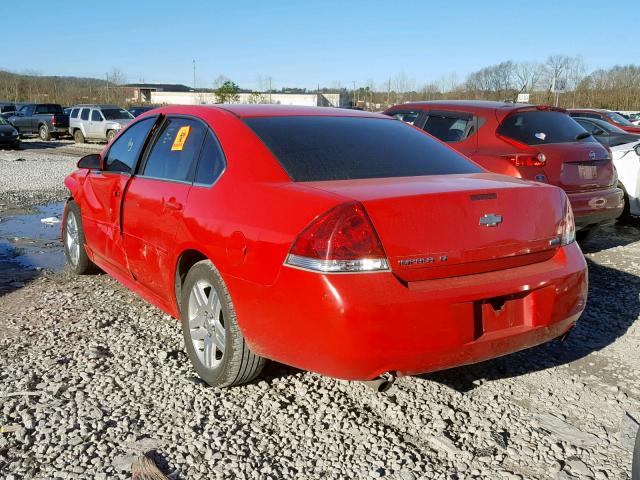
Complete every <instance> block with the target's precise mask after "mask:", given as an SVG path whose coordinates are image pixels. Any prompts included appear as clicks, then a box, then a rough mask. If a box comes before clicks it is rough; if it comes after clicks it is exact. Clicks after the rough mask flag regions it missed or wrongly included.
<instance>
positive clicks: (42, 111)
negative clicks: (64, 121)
mask: <svg viewBox="0 0 640 480" xmlns="http://www.w3.org/2000/svg"><path fill="white" fill-rule="evenodd" d="M63 113H64V112H63V111H62V107H61V106H60V105H55V104H48V103H45V104H42V105H37V106H36V115H62V114H63Z"/></svg>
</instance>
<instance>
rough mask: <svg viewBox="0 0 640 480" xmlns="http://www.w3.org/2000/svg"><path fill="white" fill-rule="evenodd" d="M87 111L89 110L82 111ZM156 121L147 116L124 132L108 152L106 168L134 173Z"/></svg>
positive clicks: (112, 170)
mask: <svg viewBox="0 0 640 480" xmlns="http://www.w3.org/2000/svg"><path fill="white" fill-rule="evenodd" d="M85 111H88V110H86V109H85V110H83V112H82V113H84V112H85ZM155 121H156V119H155V118H145V119H144V120H142V121H140V122H138V123H136V124H135V125H132V126H131V127H129V128H127V129H126V130H125V131H124V132H122V133H121V134H120V136H119V137H118V138H117V139H116V140H115V141H114V142H113V144H112V145H111V148H110V149H109V152H108V153H107V158H106V160H105V170H107V171H110V172H123V173H132V172H133V169H134V167H135V165H136V162H137V161H138V157H139V156H140V152H142V147H144V142H145V140H146V139H147V136H148V135H149V132H150V131H151V128H152V127H153V124H154V123H155Z"/></svg>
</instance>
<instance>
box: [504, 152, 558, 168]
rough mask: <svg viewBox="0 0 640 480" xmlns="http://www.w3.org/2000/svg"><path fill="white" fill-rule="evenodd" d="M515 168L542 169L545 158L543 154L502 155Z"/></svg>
mask: <svg viewBox="0 0 640 480" xmlns="http://www.w3.org/2000/svg"><path fill="white" fill-rule="evenodd" d="M503 158H506V159H507V160H509V161H510V162H511V163H513V165H514V166H515V167H544V165H545V163H546V162H547V158H546V157H545V155H544V153H537V154H533V153H514V154H513V155H503Z"/></svg>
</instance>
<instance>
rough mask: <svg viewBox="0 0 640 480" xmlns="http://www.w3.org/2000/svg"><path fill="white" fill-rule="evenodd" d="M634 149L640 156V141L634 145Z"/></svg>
mask: <svg viewBox="0 0 640 480" xmlns="http://www.w3.org/2000/svg"><path fill="white" fill-rule="evenodd" d="M634 150H635V151H636V155H638V156H639V157H640V143H639V144H637V145H636V146H635V147H634Z"/></svg>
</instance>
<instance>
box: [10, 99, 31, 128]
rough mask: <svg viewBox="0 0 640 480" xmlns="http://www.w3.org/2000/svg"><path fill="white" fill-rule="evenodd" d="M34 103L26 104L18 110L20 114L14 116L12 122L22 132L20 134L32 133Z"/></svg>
mask: <svg viewBox="0 0 640 480" xmlns="http://www.w3.org/2000/svg"><path fill="white" fill-rule="evenodd" d="M33 107H34V106H33V105H24V106H22V107H21V108H20V110H18V114H17V115H16V116H15V117H13V118H12V120H11V123H12V124H13V126H14V127H15V128H16V129H17V130H18V131H19V132H20V134H29V133H32V130H31V123H30V122H31V120H30V118H31V115H32V114H33Z"/></svg>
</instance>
